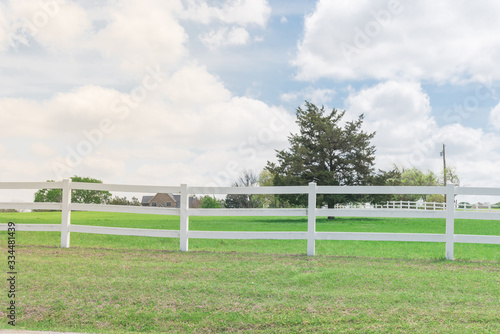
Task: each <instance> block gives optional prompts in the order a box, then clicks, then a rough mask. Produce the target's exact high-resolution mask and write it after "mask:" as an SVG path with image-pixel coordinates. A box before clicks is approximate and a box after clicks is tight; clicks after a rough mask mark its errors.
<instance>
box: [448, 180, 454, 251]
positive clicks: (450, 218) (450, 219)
mask: <svg viewBox="0 0 500 334" xmlns="http://www.w3.org/2000/svg"><path fill="white" fill-rule="evenodd" d="M454 234H455V185H454V184H453V183H451V184H448V185H447V186H446V259H447V260H453V246H454V238H455V237H454Z"/></svg>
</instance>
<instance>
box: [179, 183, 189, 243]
mask: <svg viewBox="0 0 500 334" xmlns="http://www.w3.org/2000/svg"><path fill="white" fill-rule="evenodd" d="M188 208H189V198H188V193H187V184H181V203H180V219H181V227H180V248H181V252H187V251H188V244H189V240H188V230H189V216H188V212H187V210H188Z"/></svg>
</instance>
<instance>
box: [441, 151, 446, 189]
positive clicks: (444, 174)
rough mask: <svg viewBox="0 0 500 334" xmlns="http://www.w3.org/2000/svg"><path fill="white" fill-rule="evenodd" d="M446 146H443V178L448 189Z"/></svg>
mask: <svg viewBox="0 0 500 334" xmlns="http://www.w3.org/2000/svg"><path fill="white" fill-rule="evenodd" d="M445 147H446V146H445V145H444V144H443V152H442V155H443V178H444V186H445V187H446V150H445Z"/></svg>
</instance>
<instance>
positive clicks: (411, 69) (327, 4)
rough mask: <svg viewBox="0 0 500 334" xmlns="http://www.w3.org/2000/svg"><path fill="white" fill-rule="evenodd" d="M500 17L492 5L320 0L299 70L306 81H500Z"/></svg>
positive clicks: (311, 18)
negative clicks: (498, 33) (490, 77)
mask: <svg viewBox="0 0 500 334" xmlns="http://www.w3.org/2000/svg"><path fill="white" fill-rule="evenodd" d="M499 13H500V3H499V2H497V1H492V0H490V1H488V0H483V1H480V2H476V3H474V4H472V3H469V2H460V3H457V2H456V1H452V0H446V1H441V2H440V3H439V4H436V2H435V1H430V0H425V1H398V0H378V1H368V0H356V1H349V2H342V1H330V0H320V1H319V2H318V3H317V6H316V9H315V11H314V12H313V13H312V14H311V15H309V16H307V17H306V21H305V28H304V38H303V39H302V40H301V42H300V44H299V48H298V54H297V56H296V59H295V61H294V64H295V65H296V66H297V67H298V77H299V78H300V79H303V80H314V79H317V78H322V77H329V78H334V79H336V80H343V79H372V78H373V79H379V80H387V79H395V78H404V79H412V80H413V79H415V80H421V79H426V80H432V81H435V82H438V83H443V82H452V83H456V82H463V81H484V80H485V78H486V77H488V76H489V75H490V74H491V75H492V76H493V78H494V79H498V78H500V69H499V68H498V66H496V65H495V64H496V59H497V58H498V54H499V52H500V40H499V39H498V38H497V33H496V32H497V31H498V30H499V29H500V21H499V20H497V17H498V14H499Z"/></svg>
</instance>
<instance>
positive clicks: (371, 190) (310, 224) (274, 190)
mask: <svg viewBox="0 0 500 334" xmlns="http://www.w3.org/2000/svg"><path fill="white" fill-rule="evenodd" d="M43 188H45V189H62V203H11V202H9V203H0V209H20V210H23V209H31V210H33V209H42V210H61V211H62V218H61V224H60V225H58V224H16V229H17V230H18V231H47V232H51V231H58V232H61V247H65V248H67V247H69V246H70V234H71V232H78V233H95V234H114V235H131V236H148V237H166V238H179V239H180V250H181V251H188V248H189V247H188V245H189V244H188V243H189V239H287V240H291V239H305V240H307V255H310V256H312V255H314V253H315V241H316V240H371V241H418V242H444V243H445V244H446V251H445V256H446V258H447V259H450V260H452V259H453V246H454V244H455V243H483V244H500V236H490V235H464V234H455V233H454V226H455V224H454V222H455V218H460V219H487V220H500V213H497V212H472V211H456V210H455V208H454V197H455V195H489V196H500V188H477V187H467V188H466V187H455V186H454V185H453V184H450V185H448V186H447V187H393V186H377V187H364V186H348V187H338V186H317V185H316V184H315V183H310V184H309V185H308V186H292V187H250V188H245V187H216V188H208V187H188V186H187V185H186V184H182V185H181V186H180V187H167V186H144V185H119V184H103V183H80V182H70V180H63V181H60V182H0V189H43ZM73 189H83V190H103V191H117V192H140V193H180V194H181V196H180V208H160V207H141V206H120V205H98V204H80V203H71V190H73ZM189 194H210V195H212V194H307V195H308V207H307V208H305V209H191V208H189V207H188V203H189V201H188V195H189ZM318 194H446V195H447V203H446V204H447V205H446V208H447V209H446V210H436V211H434V210H429V211H426V210H411V209H407V210H394V209H378V210H359V209H349V208H346V209H328V208H317V207H316V195H318ZM71 211H97V212H122V213H146V214H157V215H174V216H180V230H156V229H138V228H117V227H100V226H84V225H72V224H71ZM190 216H278V217H283V216H307V217H308V220H307V232H257V231H256V232H228V231H190V230H189V217H190ZM318 216H336V217H399V218H444V219H446V232H445V234H428V233H363V232H316V217H318ZM0 227H3V228H5V229H7V224H5V223H4V224H0Z"/></svg>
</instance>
